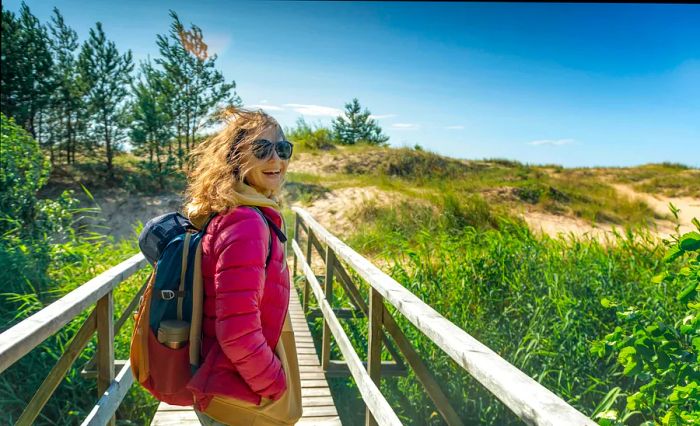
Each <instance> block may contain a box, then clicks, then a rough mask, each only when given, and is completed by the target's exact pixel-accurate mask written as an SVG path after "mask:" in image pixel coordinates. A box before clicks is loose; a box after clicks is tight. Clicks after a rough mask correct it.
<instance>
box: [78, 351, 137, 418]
mask: <svg viewBox="0 0 700 426" xmlns="http://www.w3.org/2000/svg"><path fill="white" fill-rule="evenodd" d="M133 383H134V375H133V373H132V371H131V365H130V364H129V363H127V364H126V365H124V367H122V369H121V370H120V371H119V374H117V377H116V378H115V379H114V381H113V382H112V384H110V385H109V387H108V388H107V390H105V392H104V394H102V396H101V397H100V399H99V401H97V404H96V405H95V406H94V407H93V408H92V410H91V411H90V413H89V414H88V416H87V418H85V420H84V421H83V423H82V425H81V426H88V425H89V426H98V425H99V426H102V425H105V424H107V423H109V422H110V421H112V420H113V419H114V413H115V412H116V411H117V408H119V404H121V402H122V400H123V399H124V397H125V396H126V394H127V392H129V388H131V385H132V384H133Z"/></svg>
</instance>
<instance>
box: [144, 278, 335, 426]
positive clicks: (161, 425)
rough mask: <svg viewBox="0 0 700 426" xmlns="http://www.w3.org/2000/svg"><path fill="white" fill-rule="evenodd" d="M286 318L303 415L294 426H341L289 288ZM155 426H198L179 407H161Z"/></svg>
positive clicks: (187, 411)
mask: <svg viewBox="0 0 700 426" xmlns="http://www.w3.org/2000/svg"><path fill="white" fill-rule="evenodd" d="M289 315H290V316H291V319H292V329H293V330H294V338H295V340H296V344H297V353H298V355H299V371H300V374H301V396H302V404H303V407H304V414H303V416H302V418H301V420H299V422H298V423H297V424H298V425H305V426H311V425H322V426H336V425H341V422H340V418H339V417H338V412H337V411H336V408H335V403H334V402H333V397H332V396H331V391H330V389H329V388H328V382H327V381H326V376H325V374H324V373H323V370H321V363H320V362H319V359H318V356H317V355H316V348H315V347H314V341H313V338H312V337H311V332H310V331H309V327H308V325H307V324H306V318H305V316H304V312H303V311H302V308H301V303H300V302H299V297H298V296H297V293H296V290H295V289H294V288H292V291H291V296H290V300H289ZM151 424H152V425H155V426H166V425H168V426H170V425H199V420H198V419H197V415H196V414H195V413H194V411H193V410H192V408H191V407H179V406H174V405H169V404H166V403H163V402H162V403H161V404H160V405H159V406H158V411H157V412H156V415H155V416H154V417H153V421H152V423H151Z"/></svg>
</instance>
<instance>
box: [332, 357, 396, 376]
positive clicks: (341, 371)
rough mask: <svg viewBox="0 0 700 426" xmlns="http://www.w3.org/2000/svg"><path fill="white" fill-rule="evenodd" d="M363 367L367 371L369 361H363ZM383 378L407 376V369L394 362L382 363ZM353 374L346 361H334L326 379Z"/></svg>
mask: <svg viewBox="0 0 700 426" xmlns="http://www.w3.org/2000/svg"><path fill="white" fill-rule="evenodd" d="M362 367H363V368H364V369H365V370H366V369H367V361H362ZM381 372H382V377H399V376H405V375H406V373H407V368H406V366H404V365H398V364H397V363H396V362H394V361H382V368H381ZM351 375H352V373H351V372H350V369H349V368H348V364H347V363H346V362H345V361H342V360H337V359H332V360H331V363H330V365H329V366H328V370H327V371H326V377H347V376H351Z"/></svg>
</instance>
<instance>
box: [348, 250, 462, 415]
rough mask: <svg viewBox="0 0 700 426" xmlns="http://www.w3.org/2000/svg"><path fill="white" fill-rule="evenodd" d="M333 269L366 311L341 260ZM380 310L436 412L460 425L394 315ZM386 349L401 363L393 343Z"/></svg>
mask: <svg viewBox="0 0 700 426" xmlns="http://www.w3.org/2000/svg"><path fill="white" fill-rule="evenodd" d="M335 270H336V272H337V274H338V278H340V280H339V281H340V282H341V283H343V285H344V288H345V289H346V290H348V294H354V295H355V299H356V301H357V303H358V305H359V306H358V307H359V309H362V310H363V311H365V312H367V309H368V307H367V304H366V303H365V301H364V300H363V299H362V297H361V295H360V292H359V290H358V289H357V287H356V286H355V284H354V283H353V282H352V280H351V279H350V276H349V274H348V273H347V271H346V270H345V268H344V267H343V264H342V263H341V262H337V263H336V268H335ZM370 288H371V287H370ZM382 310H383V314H382V319H383V321H384V327H385V328H386V331H387V333H389V334H390V335H391V337H392V338H393V339H394V341H395V342H396V345H397V346H398V348H399V350H400V351H401V353H402V354H403V356H404V357H405V358H406V361H407V362H408V364H409V365H410V367H411V369H412V370H413V372H414V373H415V374H416V378H418V380H419V381H420V382H421V384H422V385H423V388H425V390H426V392H427V393H428V396H429V397H430V399H431V400H432V401H433V403H434V404H435V407H436V408H437V410H438V412H439V413H440V415H442V418H443V419H445V421H446V422H447V424H448V425H450V426H458V425H461V424H462V420H461V419H460V418H459V415H458V414H457V411H456V410H455V409H454V407H452V404H451V403H450V400H449V398H447V395H445V393H444V392H443V391H442V388H441V387H440V385H439V384H438V382H437V380H435V377H434V376H433V374H432V373H431V372H430V370H428V368H427V367H426V366H425V363H423V360H422V359H421V357H420V355H418V352H416V350H415V349H414V348H413V345H412V344H411V342H409V340H408V338H406V335H405V334H404V333H403V331H401V329H400V328H399V326H398V324H397V323H396V320H394V317H393V316H392V315H391V313H390V312H389V311H388V310H387V309H386V307H384V306H383V307H382ZM382 335H383V337H384V342H385V344H387V342H389V339H388V337H387V336H386V335H384V333H382ZM387 350H389V352H390V353H391V354H392V356H393V357H394V359H395V360H396V361H397V363H399V364H401V365H403V362H399V361H401V357H400V356H398V355H396V354H395V352H394V351H395V349H394V346H393V344H391V345H390V344H387ZM386 374H387V371H384V367H382V375H386Z"/></svg>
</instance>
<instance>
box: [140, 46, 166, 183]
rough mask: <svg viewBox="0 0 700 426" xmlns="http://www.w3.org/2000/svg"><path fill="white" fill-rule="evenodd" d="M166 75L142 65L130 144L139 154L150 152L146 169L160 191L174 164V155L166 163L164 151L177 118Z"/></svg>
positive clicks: (149, 66)
mask: <svg viewBox="0 0 700 426" xmlns="http://www.w3.org/2000/svg"><path fill="white" fill-rule="evenodd" d="M167 85H168V82H167V78H166V76H165V73H164V72H162V71H159V70H157V69H155V68H154V67H153V66H152V64H151V62H150V60H149V61H148V62H142V63H141V73H140V79H139V80H138V81H137V82H136V83H135V84H134V85H133V92H134V101H133V103H132V109H131V132H130V136H131V142H132V144H133V145H134V147H135V148H136V150H137V151H139V150H140V151H146V152H148V154H149V156H148V158H149V160H148V163H147V164H146V168H147V169H148V170H150V171H151V172H152V174H154V175H155V176H156V178H157V179H158V181H159V183H160V186H161V189H163V188H164V187H165V182H164V177H165V175H166V174H167V173H168V172H169V171H170V166H171V165H172V164H174V161H173V158H172V155H171V153H168V156H167V159H166V161H163V155H164V154H165V152H164V148H165V147H166V146H168V145H169V143H170V138H171V137H172V136H173V135H174V122H175V119H174V117H173V115H172V110H171V109H170V108H169V105H168V104H169V102H168V95H167V93H168V92H169V90H163V89H164V86H167Z"/></svg>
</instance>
